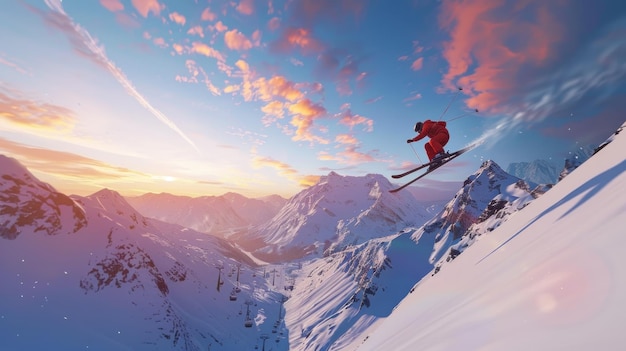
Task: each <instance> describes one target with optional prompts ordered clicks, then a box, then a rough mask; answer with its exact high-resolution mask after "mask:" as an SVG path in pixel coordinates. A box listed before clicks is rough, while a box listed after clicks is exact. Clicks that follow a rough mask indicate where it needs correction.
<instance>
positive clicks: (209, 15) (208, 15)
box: [200, 7, 217, 22]
mask: <svg viewBox="0 0 626 351" xmlns="http://www.w3.org/2000/svg"><path fill="white" fill-rule="evenodd" d="M200 18H201V19H202V20H203V21H211V22H212V21H215V19H216V18H217V15H216V14H214V13H213V12H211V9H210V8H208V7H207V8H206V9H204V11H202V15H201V16H200Z"/></svg>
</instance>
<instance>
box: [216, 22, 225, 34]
mask: <svg viewBox="0 0 626 351" xmlns="http://www.w3.org/2000/svg"><path fill="white" fill-rule="evenodd" d="M214 28H215V30H217V31H218V32H225V31H227V30H228V26H226V25H225V24H224V23H222V21H218V22H217V23H216V24H215V27H214Z"/></svg>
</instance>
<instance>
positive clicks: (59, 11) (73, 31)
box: [44, 0, 199, 152]
mask: <svg viewBox="0 0 626 351" xmlns="http://www.w3.org/2000/svg"><path fill="white" fill-rule="evenodd" d="M45 2H46V5H48V7H49V8H50V9H52V10H53V11H54V15H55V17H54V18H51V19H50V18H46V20H47V21H48V23H50V24H51V25H53V26H55V27H56V28H58V29H60V30H62V31H63V32H64V33H65V34H66V35H67V36H68V39H69V40H70V42H71V43H72V45H73V46H74V48H75V49H76V50H77V51H78V52H79V53H80V54H82V55H83V56H85V57H87V58H89V59H91V60H92V61H93V62H95V63H96V64H97V65H99V66H101V67H103V68H105V69H106V70H107V71H109V72H110V73H111V74H112V75H113V77H115V79H116V80H117V81H118V82H119V83H120V84H121V85H122V87H123V88H124V90H126V92H127V93H128V94H129V95H130V96H132V97H133V98H135V100H137V102H138V103H139V104H140V105H141V106H143V107H144V108H145V109H146V110H148V112H150V113H151V114H152V115H153V116H154V117H156V118H157V119H158V120H159V121H161V122H162V123H163V124H165V125H166V126H167V127H169V128H170V129H172V130H173V131H174V132H176V133H177V134H178V135H180V136H181V137H182V138H183V139H184V140H185V141H186V142H188V143H189V144H190V145H191V146H193V147H194V148H195V149H196V151H198V152H199V149H198V148H197V147H196V145H195V144H194V143H193V141H191V139H189V137H187V135H185V133H183V131H182V130H180V129H179V128H178V127H177V126H176V124H174V122H172V121H171V120H170V119H169V118H168V117H167V116H166V115H165V114H163V113H162V112H161V111H159V110H158V109H157V108H155V107H154V106H152V104H150V102H149V101H148V100H147V99H146V98H145V97H144V96H143V95H141V94H140V93H139V92H138V91H137V89H136V88H135V87H134V86H133V84H132V82H131V81H130V80H129V79H128V78H127V77H126V75H125V74H124V72H122V70H121V69H120V68H118V67H117V66H116V65H115V64H114V63H113V62H112V61H111V60H109V58H108V57H107V56H106V54H105V52H104V48H103V47H101V46H100V45H98V43H97V41H96V40H95V39H94V38H93V37H92V36H91V34H89V32H88V31H87V30H85V29H84V28H83V27H81V26H80V25H78V24H76V23H74V21H72V19H71V18H70V17H69V16H68V15H67V14H66V13H65V11H64V10H63V6H62V4H61V1H60V0H45ZM44 18H45V15H44Z"/></svg>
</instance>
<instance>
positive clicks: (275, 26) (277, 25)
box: [267, 17, 280, 31]
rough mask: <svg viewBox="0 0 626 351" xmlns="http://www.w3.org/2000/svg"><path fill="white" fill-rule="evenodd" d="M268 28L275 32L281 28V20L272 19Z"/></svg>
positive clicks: (268, 23)
mask: <svg viewBox="0 0 626 351" xmlns="http://www.w3.org/2000/svg"><path fill="white" fill-rule="evenodd" d="M267 28H269V30H271V31H275V30H277V29H278V28H280V18H278V17H272V19H270V21H269V22H267Z"/></svg>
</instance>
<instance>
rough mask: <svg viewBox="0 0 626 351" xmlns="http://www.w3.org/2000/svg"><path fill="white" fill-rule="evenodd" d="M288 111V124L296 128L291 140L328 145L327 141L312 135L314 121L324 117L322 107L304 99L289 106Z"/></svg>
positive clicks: (324, 110) (324, 113)
mask: <svg viewBox="0 0 626 351" xmlns="http://www.w3.org/2000/svg"><path fill="white" fill-rule="evenodd" d="M288 110H289V113H291V114H292V118H291V121H290V124H291V125H292V126H294V127H296V132H295V135H294V136H293V137H292V140H294V141H309V142H316V143H320V144H328V143H329V141H328V140H327V139H325V138H322V137H320V136H317V135H315V134H314V133H313V129H314V128H313V123H314V122H315V120H317V119H319V118H321V117H324V116H325V115H326V109H325V108H324V106H322V105H320V104H316V103H314V102H312V101H311V100H309V99H307V98H305V99H302V100H300V101H298V102H297V103H295V104H291V105H289V107H288Z"/></svg>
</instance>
